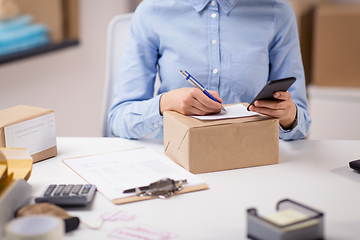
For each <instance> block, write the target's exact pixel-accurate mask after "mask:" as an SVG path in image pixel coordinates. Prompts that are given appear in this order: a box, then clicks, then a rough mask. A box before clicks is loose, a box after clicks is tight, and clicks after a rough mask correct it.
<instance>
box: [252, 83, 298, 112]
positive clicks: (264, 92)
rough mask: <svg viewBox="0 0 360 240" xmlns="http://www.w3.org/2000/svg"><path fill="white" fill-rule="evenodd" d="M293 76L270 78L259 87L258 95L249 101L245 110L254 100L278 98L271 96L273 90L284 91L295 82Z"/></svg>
mask: <svg viewBox="0 0 360 240" xmlns="http://www.w3.org/2000/svg"><path fill="white" fill-rule="evenodd" d="M295 80H296V78H295V77H288V78H282V79H277V80H272V81H269V82H267V83H266V85H265V86H264V87H263V89H261V91H260V92H259V93H258V95H257V96H256V97H255V98H254V100H252V101H251V103H250V104H249V106H248V107H247V110H248V111H250V110H249V107H250V106H251V105H254V102H255V101H256V100H278V99H276V98H274V97H273V95H274V93H275V92H286V91H287V90H288V89H289V87H290V86H291V85H292V84H293V83H294V82H295Z"/></svg>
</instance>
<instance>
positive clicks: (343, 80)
mask: <svg viewBox="0 0 360 240" xmlns="http://www.w3.org/2000/svg"><path fill="white" fill-rule="evenodd" d="M315 23H316V25H315V31H314V48H313V68H312V69H313V77H312V82H313V84H314V85H318V86H339V87H360V67H359V66H360V45H359V43H360V31H359V28H360V3H359V2H358V3H346V2H343V3H341V2H337V3H335V2H330V1H329V2H326V3H322V4H320V5H319V6H318V8H317V11H316V16H315Z"/></svg>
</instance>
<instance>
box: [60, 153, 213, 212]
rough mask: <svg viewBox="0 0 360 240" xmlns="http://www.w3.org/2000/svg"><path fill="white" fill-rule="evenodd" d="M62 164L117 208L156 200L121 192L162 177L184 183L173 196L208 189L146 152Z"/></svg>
mask: <svg viewBox="0 0 360 240" xmlns="http://www.w3.org/2000/svg"><path fill="white" fill-rule="evenodd" d="M62 161H63V163H64V164H65V165H67V166H68V167H69V168H70V169H72V170H73V171H74V172H75V173H77V174H78V175H79V176H80V177H81V178H83V179H84V180H85V181H86V182H88V183H89V184H94V185H96V187H97V190H98V191H99V192H100V193H101V194H102V195H104V197H105V198H107V199H109V200H110V201H111V202H113V203H114V204H117V205H118V204H125V203H131V202H137V201H143V200H148V199H153V198H157V197H156V196H141V197H140V196H137V195H134V194H131V196H126V195H129V194H124V193H122V192H123V191H124V190H126V189H128V188H132V187H139V186H142V185H147V184H150V183H151V182H153V181H157V180H160V179H161V178H166V177H169V178H173V179H187V181H188V183H187V184H184V185H183V187H182V189H181V190H180V191H177V192H176V193H175V194H174V195H178V194H182V193H188V192H194V191H200V190H206V189H209V187H208V185H207V184H206V183H205V182H204V181H203V180H202V179H201V178H199V177H198V176H196V175H194V174H192V173H190V172H189V171H187V170H186V169H184V168H183V167H181V166H180V165H178V164H176V163H174V162H173V161H172V160H170V159H168V158H167V157H165V156H162V155H160V154H158V153H156V152H155V151H153V150H151V149H149V148H135V149H128V150H123V151H116V152H110V153H102V154H96V155H88V156H82V157H75V158H66V159H63V160H62ZM130 175H131V176H130ZM142 175H143V176H142ZM134 179H135V180H134ZM145 179H146V180H145ZM133 180H134V181H133ZM123 182H126V183H123Z"/></svg>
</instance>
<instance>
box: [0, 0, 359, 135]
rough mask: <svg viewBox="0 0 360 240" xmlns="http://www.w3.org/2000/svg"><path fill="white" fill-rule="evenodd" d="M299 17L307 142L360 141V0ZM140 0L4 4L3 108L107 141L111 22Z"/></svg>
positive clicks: (299, 0)
mask: <svg viewBox="0 0 360 240" xmlns="http://www.w3.org/2000/svg"><path fill="white" fill-rule="evenodd" d="M287 1H288V2H289V3H290V5H291V6H292V7H293V9H294V12H295V14H296V17H297V22H298V29H299V36H300V44H301V51H302V56H303V63H304V68H305V75H306V82H307V90H308V100H309V108H310V114H311V117H312V119H313V123H312V126H311V128H310V133H309V136H308V139H360V126H359V119H360V0H287ZM139 2H140V0H106V1H99V0H0V110H2V109H6V108H9V107H13V106H15V105H18V104H25V105H31V106H35V107H43V108H49V109H53V110H54V111H55V117H56V129H57V136H72V137H100V136H101V110H102V109H101V108H102V102H103V93H104V83H105V64H106V60H105V59H106V36H107V27H108V24H109V22H110V20H111V19H112V18H113V17H114V16H116V15H119V14H124V13H128V12H132V11H134V9H135V8H136V6H137V5H138V4H139Z"/></svg>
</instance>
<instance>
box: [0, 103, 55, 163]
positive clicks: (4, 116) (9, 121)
mask: <svg viewBox="0 0 360 240" xmlns="http://www.w3.org/2000/svg"><path fill="white" fill-rule="evenodd" d="M53 112H54V111H53V110H50V109H46V108H38V107H32V106H26V105H18V106H15V107H11V108H7V109H4V110H1V111H0V147H6V140H5V130H4V128H5V127H7V126H10V125H13V124H16V123H20V122H23V121H27V120H30V119H34V118H37V117H41V116H44V115H47V114H50V113H53ZM56 154H57V147H56V145H55V146H54V147H51V148H48V149H46V150H44V151H41V152H38V153H35V154H33V155H31V157H32V158H33V161H34V162H38V161H41V160H44V159H47V158H50V157H53V156H55V155H56Z"/></svg>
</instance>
